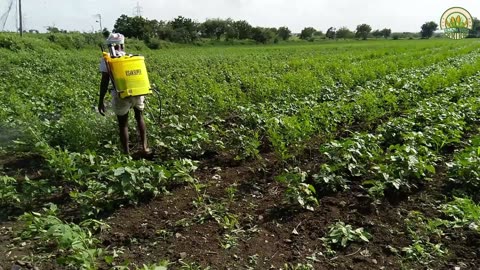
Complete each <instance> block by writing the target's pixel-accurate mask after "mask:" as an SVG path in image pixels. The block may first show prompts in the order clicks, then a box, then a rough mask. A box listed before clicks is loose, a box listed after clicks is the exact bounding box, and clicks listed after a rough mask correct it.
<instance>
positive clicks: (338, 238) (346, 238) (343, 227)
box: [322, 221, 372, 248]
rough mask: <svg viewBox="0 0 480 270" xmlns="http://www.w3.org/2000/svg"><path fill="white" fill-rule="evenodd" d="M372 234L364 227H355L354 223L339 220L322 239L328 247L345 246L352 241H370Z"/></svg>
mask: <svg viewBox="0 0 480 270" xmlns="http://www.w3.org/2000/svg"><path fill="white" fill-rule="evenodd" d="M371 238H372V236H371V235H370V234H369V233H368V232H367V231H365V230H364V229H363V228H356V229H354V228H353V227H352V225H348V224H345V223H344V222H342V221H339V222H337V223H335V224H333V225H331V226H330V227H329V228H328V232H327V235H325V236H324V237H323V238H322V240H323V242H324V244H325V245H326V246H328V247H333V248H345V247H347V246H348V244H350V243H351V242H369V241H370V240H369V239H371Z"/></svg>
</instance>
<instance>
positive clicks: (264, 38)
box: [252, 27, 275, 44]
mask: <svg viewBox="0 0 480 270" xmlns="http://www.w3.org/2000/svg"><path fill="white" fill-rule="evenodd" d="M274 37H275V32H273V31H272V30H271V29H267V28H263V27H255V28H253V29H252V39H253V40H255V41H256V42H258V43H264V44H265V43H268V42H270V41H271V40H272V39H273V38H274Z"/></svg>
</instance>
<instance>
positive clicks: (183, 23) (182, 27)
mask: <svg viewBox="0 0 480 270" xmlns="http://www.w3.org/2000/svg"><path fill="white" fill-rule="evenodd" d="M168 25H169V26H170V27H171V28H172V33H171V37H170V39H171V41H173V42H178V43H193V42H194V41H195V40H197V38H198V35H197V33H198V28H199V27H198V23H196V22H195V21H193V20H192V19H190V18H185V17H182V16H178V17H177V18H175V19H173V21H169V22H168Z"/></svg>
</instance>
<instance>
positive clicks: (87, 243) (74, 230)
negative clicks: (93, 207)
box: [20, 204, 106, 270]
mask: <svg viewBox="0 0 480 270" xmlns="http://www.w3.org/2000/svg"><path fill="white" fill-rule="evenodd" d="M56 214H57V207H56V206H55V205H54V204H50V206H49V208H44V213H43V214H42V213H37V212H32V213H25V214H24V215H23V216H21V217H20V220H21V221H23V222H24V224H25V225H24V228H23V230H22V231H21V232H20V237H21V238H22V239H32V238H33V239H40V241H41V243H42V244H41V245H42V246H49V247H51V246H54V247H55V248H56V249H57V251H58V252H59V254H60V257H59V259H58V260H57V261H58V262H59V263H60V264H62V265H65V266H69V267H74V268H77V269H86V270H93V269H97V260H98V259H99V258H100V256H101V255H102V253H103V250H102V249H100V248H97V247H96V245H97V244H98V242H99V240H98V239H96V238H95V237H93V234H92V232H91V231H90V230H89V229H88V228H86V227H82V226H79V225H77V224H73V223H70V224H68V223H65V222H63V221H62V220H60V219H59V218H58V217H57V216H56ZM90 221H92V220H90ZM88 223H89V224H92V223H94V224H97V225H98V224H100V225H101V226H102V227H105V226H106V224H103V223H101V222H99V221H92V222H87V223H86V224H88Z"/></svg>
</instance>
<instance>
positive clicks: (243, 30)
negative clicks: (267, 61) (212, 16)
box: [232, 21, 253, 39]
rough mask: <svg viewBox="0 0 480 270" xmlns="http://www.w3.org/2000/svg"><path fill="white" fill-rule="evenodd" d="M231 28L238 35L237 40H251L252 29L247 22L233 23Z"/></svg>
mask: <svg viewBox="0 0 480 270" xmlns="http://www.w3.org/2000/svg"><path fill="white" fill-rule="evenodd" d="M232 27H233V28H234V29H235V31H236V32H237V33H238V39H249V38H252V30H253V27H252V26H251V25H250V24H249V23H248V22H247V21H235V22H233V24H232Z"/></svg>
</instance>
